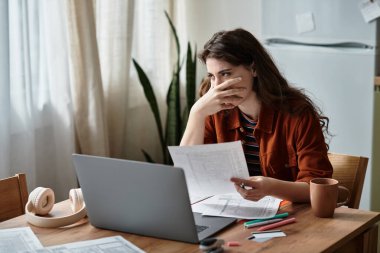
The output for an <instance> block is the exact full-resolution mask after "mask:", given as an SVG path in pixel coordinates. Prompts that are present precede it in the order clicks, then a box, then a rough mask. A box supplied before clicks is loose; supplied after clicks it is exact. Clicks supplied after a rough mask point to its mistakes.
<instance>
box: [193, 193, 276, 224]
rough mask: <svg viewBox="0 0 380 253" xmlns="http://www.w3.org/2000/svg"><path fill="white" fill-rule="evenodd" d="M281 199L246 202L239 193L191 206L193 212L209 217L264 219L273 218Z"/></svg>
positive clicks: (269, 198) (213, 198)
mask: <svg viewBox="0 0 380 253" xmlns="http://www.w3.org/2000/svg"><path fill="white" fill-rule="evenodd" d="M280 202H281V199H278V198H274V197H271V196H266V197H264V198H262V199H260V200H259V201H250V200H246V199H244V198H243V197H241V196H240V194H239V193H237V192H234V193H229V194H220V195H215V196H213V197H211V198H208V199H206V200H204V201H202V202H198V203H196V204H193V205H192V210H193V212H197V213H202V214H203V215H210V216H223V217H234V218H240V219H264V218H270V217H273V216H274V215H275V214H276V213H277V210H278V208H279V206H280Z"/></svg>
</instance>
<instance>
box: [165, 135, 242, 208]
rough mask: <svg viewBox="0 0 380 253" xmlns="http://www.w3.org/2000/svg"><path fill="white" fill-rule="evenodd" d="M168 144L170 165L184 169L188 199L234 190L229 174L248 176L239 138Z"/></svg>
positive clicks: (231, 175) (240, 176)
mask: <svg viewBox="0 0 380 253" xmlns="http://www.w3.org/2000/svg"><path fill="white" fill-rule="evenodd" d="M168 148H169V152H170V155H171V157H172V159H173V162H174V166H176V167H180V168H183V170H184V171H185V176H186V182H187V187H188V189H189V194H190V198H191V201H192V203H193V202H194V200H195V198H199V199H202V198H204V197H209V196H213V195H216V194H222V193H229V192H235V191H236V189H235V187H234V184H233V183H232V182H231V181H230V178H231V177H239V178H247V177H249V173H248V167H247V162H246V160H245V156H244V152H243V147H242V145H241V142H240V141H235V142H226V143H218V144H204V145H194V146H169V147H168Z"/></svg>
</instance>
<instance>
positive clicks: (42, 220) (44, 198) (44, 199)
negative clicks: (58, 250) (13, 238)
mask: <svg viewBox="0 0 380 253" xmlns="http://www.w3.org/2000/svg"><path fill="white" fill-rule="evenodd" d="M69 198H70V201H71V209H72V210H73V212H74V213H73V214H71V215H66V216H62V217H42V216H41V215H46V214H48V213H49V212H50V211H51V209H52V208H53V206H54V202H55V197H54V192H53V190H52V189H50V188H44V187H37V188H36V189H34V190H33V191H32V192H31V193H30V195H29V199H28V203H26V205H25V215H26V220H27V221H28V222H29V223H30V224H32V225H35V226H38V227H45V228H54V227H63V226H67V225H70V224H73V223H75V222H77V221H79V220H80V219H82V218H83V217H85V216H86V214H87V212H86V205H85V203H84V201H83V195H82V191H81V189H71V190H70V194H69Z"/></svg>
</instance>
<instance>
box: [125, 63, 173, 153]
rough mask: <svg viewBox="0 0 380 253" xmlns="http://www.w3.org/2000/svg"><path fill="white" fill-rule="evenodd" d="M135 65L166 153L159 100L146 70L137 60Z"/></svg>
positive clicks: (162, 147)
mask: <svg viewBox="0 0 380 253" xmlns="http://www.w3.org/2000/svg"><path fill="white" fill-rule="evenodd" d="M132 61H133V64H134V66H135V68H136V71H137V74H138V76H139V79H140V83H141V85H142V87H143V89H144V93H145V97H146V99H147V100H148V102H149V105H150V109H151V110H152V112H153V115H154V119H155V120H156V125H157V129H158V135H159V137H160V142H161V149H162V151H163V152H164V150H165V149H166V145H165V141H164V134H163V129H162V124H161V117H160V111H159V109H158V104H157V99H156V96H155V94H154V91H153V88H152V85H151V84H150V81H149V78H148V76H147V75H146V74H145V72H144V70H143V69H142V68H141V67H140V65H139V64H138V63H137V61H136V60H135V59H132Z"/></svg>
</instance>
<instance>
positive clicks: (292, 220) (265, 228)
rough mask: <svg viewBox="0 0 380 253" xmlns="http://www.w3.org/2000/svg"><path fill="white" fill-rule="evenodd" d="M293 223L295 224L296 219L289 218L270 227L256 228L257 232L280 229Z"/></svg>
mask: <svg viewBox="0 0 380 253" xmlns="http://www.w3.org/2000/svg"><path fill="white" fill-rule="evenodd" d="M293 222H296V218H289V219H285V220H283V221H279V222H276V223H273V224H270V225H266V226H262V227H260V228H258V229H257V231H265V230H269V229H272V228H277V227H281V226H283V225H286V224H290V223H293Z"/></svg>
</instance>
